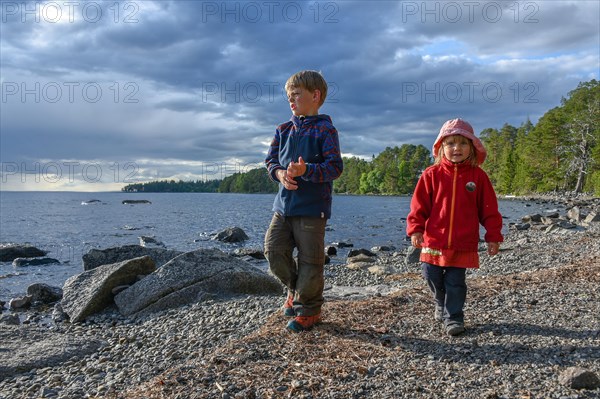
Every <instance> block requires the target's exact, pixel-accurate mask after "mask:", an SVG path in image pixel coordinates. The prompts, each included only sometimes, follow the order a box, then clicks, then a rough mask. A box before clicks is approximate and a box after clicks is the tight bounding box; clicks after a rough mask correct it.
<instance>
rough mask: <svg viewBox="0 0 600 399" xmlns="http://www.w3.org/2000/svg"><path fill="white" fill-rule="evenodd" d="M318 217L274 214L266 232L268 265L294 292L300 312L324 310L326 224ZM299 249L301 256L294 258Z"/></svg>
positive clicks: (295, 308)
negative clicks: (295, 251)
mask: <svg viewBox="0 0 600 399" xmlns="http://www.w3.org/2000/svg"><path fill="white" fill-rule="evenodd" d="M326 224H327V220H326V219H321V218H318V217H306V216H291V217H289V216H288V217H285V216H283V215H280V214H279V213H275V214H274V215H273V219H271V224H270V225H269V229H268V230H267V234H266V236H265V257H266V258H267V260H268V261H269V269H270V270H271V273H273V275H275V277H277V278H278V279H279V280H280V281H281V282H282V283H283V284H284V285H285V286H286V287H287V288H288V291H289V293H291V294H293V295H294V312H295V313H296V315H298V316H314V315H317V314H319V313H321V306H322V305H323V302H324V299H323V287H324V285H325V279H324V276H323V268H324V264H325V225H326ZM294 248H297V249H298V260H297V261H296V260H295V259H294V256H293V253H294Z"/></svg>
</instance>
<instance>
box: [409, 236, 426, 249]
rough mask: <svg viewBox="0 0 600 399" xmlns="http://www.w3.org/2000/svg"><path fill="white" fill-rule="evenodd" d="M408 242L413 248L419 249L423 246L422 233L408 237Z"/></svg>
mask: <svg viewBox="0 0 600 399" xmlns="http://www.w3.org/2000/svg"><path fill="white" fill-rule="evenodd" d="M410 242H411V244H412V246H413V247H415V248H421V246H422V245H423V233H414V234H413V235H412V236H410Z"/></svg>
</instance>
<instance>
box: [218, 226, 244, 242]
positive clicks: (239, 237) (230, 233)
mask: <svg viewBox="0 0 600 399" xmlns="http://www.w3.org/2000/svg"><path fill="white" fill-rule="evenodd" d="M212 239H213V240H218V241H223V242H242V241H246V240H247V239H248V236H247V235H246V233H245V232H244V230H242V229H241V228H239V227H228V228H226V229H225V230H223V231H220V232H218V233H217V234H216V235H215V236H214V237H213V238H212Z"/></svg>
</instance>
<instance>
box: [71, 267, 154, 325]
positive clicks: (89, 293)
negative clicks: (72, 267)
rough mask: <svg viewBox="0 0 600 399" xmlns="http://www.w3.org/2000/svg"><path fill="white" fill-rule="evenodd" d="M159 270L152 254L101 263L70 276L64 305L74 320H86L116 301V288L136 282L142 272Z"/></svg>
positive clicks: (148, 272) (147, 272)
mask: <svg viewBox="0 0 600 399" xmlns="http://www.w3.org/2000/svg"><path fill="white" fill-rule="evenodd" d="M154 270H156V265H155V263H154V261H153V260H152V259H151V258H150V257H149V256H143V257H141V258H135V259H131V260H126V261H123V262H119V263H113V264H110V265H103V266H99V267H97V268H95V269H92V270H88V271H85V272H83V273H81V274H78V275H76V276H73V277H71V278H69V279H68V280H67V281H66V282H65V284H64V286H63V299H62V301H61V305H62V308H63V310H64V312H65V313H66V314H68V315H69V318H70V319H71V322H78V321H82V320H84V319H85V318H86V317H87V316H90V315H92V314H94V313H97V312H100V311H102V310H103V309H104V308H106V307H107V306H109V305H110V304H112V302H113V293H112V290H113V288H115V287H118V286H120V285H128V284H133V283H134V282H135V281H136V280H137V279H138V276H139V275H144V274H150V273H152V272H153V271H154Z"/></svg>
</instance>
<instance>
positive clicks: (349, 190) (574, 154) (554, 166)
mask: <svg viewBox="0 0 600 399" xmlns="http://www.w3.org/2000/svg"><path fill="white" fill-rule="evenodd" d="M479 136H480V138H481V140H482V141H483V142H484V144H485V147H486V149H487V151H488V157H487V159H486V161H485V163H484V164H483V169H484V170H485V171H486V172H487V173H488V175H489V177H490V180H491V181H492V183H493V184H494V187H495V188H496V191H497V193H498V194H516V195H524V194H535V193H545V192H549V191H574V192H589V193H593V194H595V195H600V83H599V82H598V81H596V80H591V81H589V82H582V83H580V84H579V85H578V86H577V88H576V89H574V90H572V91H571V92H569V93H568V96H567V97H563V98H562V100H561V105H560V106H558V107H555V108H553V109H551V110H549V111H547V112H546V113H545V114H544V115H543V116H542V117H541V118H540V119H539V120H538V122H537V123H536V124H535V125H534V124H533V123H532V122H531V121H530V120H526V121H524V122H523V123H522V124H521V125H520V126H518V127H516V126H512V125H510V124H508V123H505V124H504V125H503V126H502V127H500V128H499V129H497V128H486V129H484V130H483V131H481V133H480V134H479ZM431 163H432V157H431V153H430V150H429V149H428V148H426V147H424V146H422V145H412V144H403V145H402V146H400V147H388V148H386V149H385V150H384V151H383V152H381V153H380V154H379V155H377V156H375V155H373V157H372V159H370V160H364V159H360V158H357V157H352V158H344V173H343V174H342V176H341V177H340V178H339V179H337V180H336V181H335V182H334V190H335V192H336V193H346V194H385V195H403V194H410V193H412V191H413V189H414V187H415V184H416V183H417V180H418V178H419V176H420V174H421V172H422V171H423V170H424V169H425V168H426V167H427V166H429V165H431ZM123 191H145V192H156V191H161V192H182V191H187V192H222V193H229V192H233V193H271V192H275V191H277V185H276V184H275V183H274V182H272V181H271V180H270V179H269V177H268V175H267V173H266V169H264V168H258V169H253V170H250V171H248V172H246V173H236V174H233V175H231V176H228V177H226V178H224V179H223V180H212V181H206V182H203V181H196V182H183V181H179V182H176V181H173V180H171V181H162V182H150V183H140V184H131V185H128V186H126V187H124V188H123Z"/></svg>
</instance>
